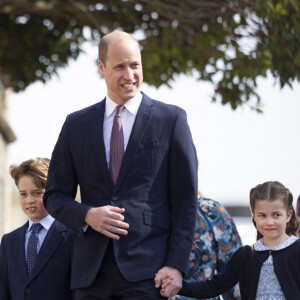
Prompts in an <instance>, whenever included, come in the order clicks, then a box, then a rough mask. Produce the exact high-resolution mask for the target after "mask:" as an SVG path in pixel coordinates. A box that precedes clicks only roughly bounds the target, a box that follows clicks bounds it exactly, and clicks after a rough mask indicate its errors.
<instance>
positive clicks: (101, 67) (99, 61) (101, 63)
mask: <svg viewBox="0 0 300 300" xmlns="http://www.w3.org/2000/svg"><path fill="white" fill-rule="evenodd" d="M98 70H99V73H100V75H101V77H104V71H105V66H104V64H103V62H102V61H101V60H100V59H99V60H98Z"/></svg>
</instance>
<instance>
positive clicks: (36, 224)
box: [31, 223, 43, 234]
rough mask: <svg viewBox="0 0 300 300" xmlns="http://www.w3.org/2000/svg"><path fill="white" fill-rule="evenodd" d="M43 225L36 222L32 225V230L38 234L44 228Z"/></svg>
mask: <svg viewBox="0 0 300 300" xmlns="http://www.w3.org/2000/svg"><path fill="white" fill-rule="evenodd" d="M42 227H43V226H42V225H41V224H40V223H34V224H32V226H31V231H32V233H33V234H36V233H38V232H39V231H40V230H41V229H42Z"/></svg>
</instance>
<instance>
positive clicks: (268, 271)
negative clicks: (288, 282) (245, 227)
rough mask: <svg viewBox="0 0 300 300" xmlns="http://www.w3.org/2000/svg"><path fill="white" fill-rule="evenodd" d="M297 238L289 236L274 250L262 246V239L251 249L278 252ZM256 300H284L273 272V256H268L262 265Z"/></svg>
mask: <svg viewBox="0 0 300 300" xmlns="http://www.w3.org/2000/svg"><path fill="white" fill-rule="evenodd" d="M296 240H298V238H297V237H295V236H294V235H291V236H290V237H289V238H288V239H287V240H286V241H284V242H283V243H281V244H279V245H277V246H276V247H274V248H268V247H266V246H265V245H264V239H263V238H262V239H260V240H259V241H257V242H256V243H255V244H254V245H253V248H254V249H255V250H256V251H266V250H272V251H278V250H281V249H284V248H286V247H288V246H290V245H291V244H293V243H294V242H295V241H296ZM256 299H257V300H285V297H284V294H283V292H282V289H281V286H280V283H279V281H278V279H277V276H276V274H275V271H274V265H273V256H272V254H270V255H269V257H268V259H267V260H266V261H265V262H264V263H263V265H262V268H261V270H260V274H259V281H258V287H257V293H256Z"/></svg>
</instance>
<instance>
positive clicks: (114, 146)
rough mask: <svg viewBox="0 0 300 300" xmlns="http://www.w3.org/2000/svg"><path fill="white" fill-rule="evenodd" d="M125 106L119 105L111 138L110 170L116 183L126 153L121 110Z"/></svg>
mask: <svg viewBox="0 0 300 300" xmlns="http://www.w3.org/2000/svg"><path fill="white" fill-rule="evenodd" d="M124 108H125V106H124V105H118V106H117V108H116V114H115V117H114V123H113V127H112V130H111V138H110V160H109V170H110V175H111V178H112V180H113V182H114V183H115V184H116V182H117V178H118V174H119V170H120V167H121V163H122V159H123V155H124V135H123V128H122V122H121V112H122V111H123V109H124Z"/></svg>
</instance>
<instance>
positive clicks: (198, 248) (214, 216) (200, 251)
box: [173, 197, 242, 300]
mask: <svg viewBox="0 0 300 300" xmlns="http://www.w3.org/2000/svg"><path fill="white" fill-rule="evenodd" d="M198 204H199V205H198V212H197V222H196V231H195V236H194V243H193V247H192V251H191V254H190V260H189V271H188V276H187V278H185V279H188V280H204V279H210V278H212V276H213V275H214V274H216V273H218V272H220V270H221V269H222V267H223V266H224V265H225V264H226V262H227V261H228V260H229V258H230V257H231V256H232V254H233V253H234V252H235V251H236V250H237V249H238V248H240V247H241V246H242V241H241V238H240V236H239V234H238V232H237V229H236V226H235V224H234V222H233V220H232V217H231V216H230V215H229V213H228V212H227V211H226V209H225V208H224V206H222V205H221V204H220V203H219V202H217V201H215V200H211V199H206V198H202V197H200V198H199V199H198ZM173 299H181V300H183V299H192V298H186V297H183V296H180V297H179V296H176V297H174V298H173ZM213 299H221V298H219V297H217V298H213ZM222 299H224V300H231V299H240V294H239V288H238V285H237V286H236V287H235V288H233V289H231V290H230V291H228V292H226V293H225V294H223V295H222Z"/></svg>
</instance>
